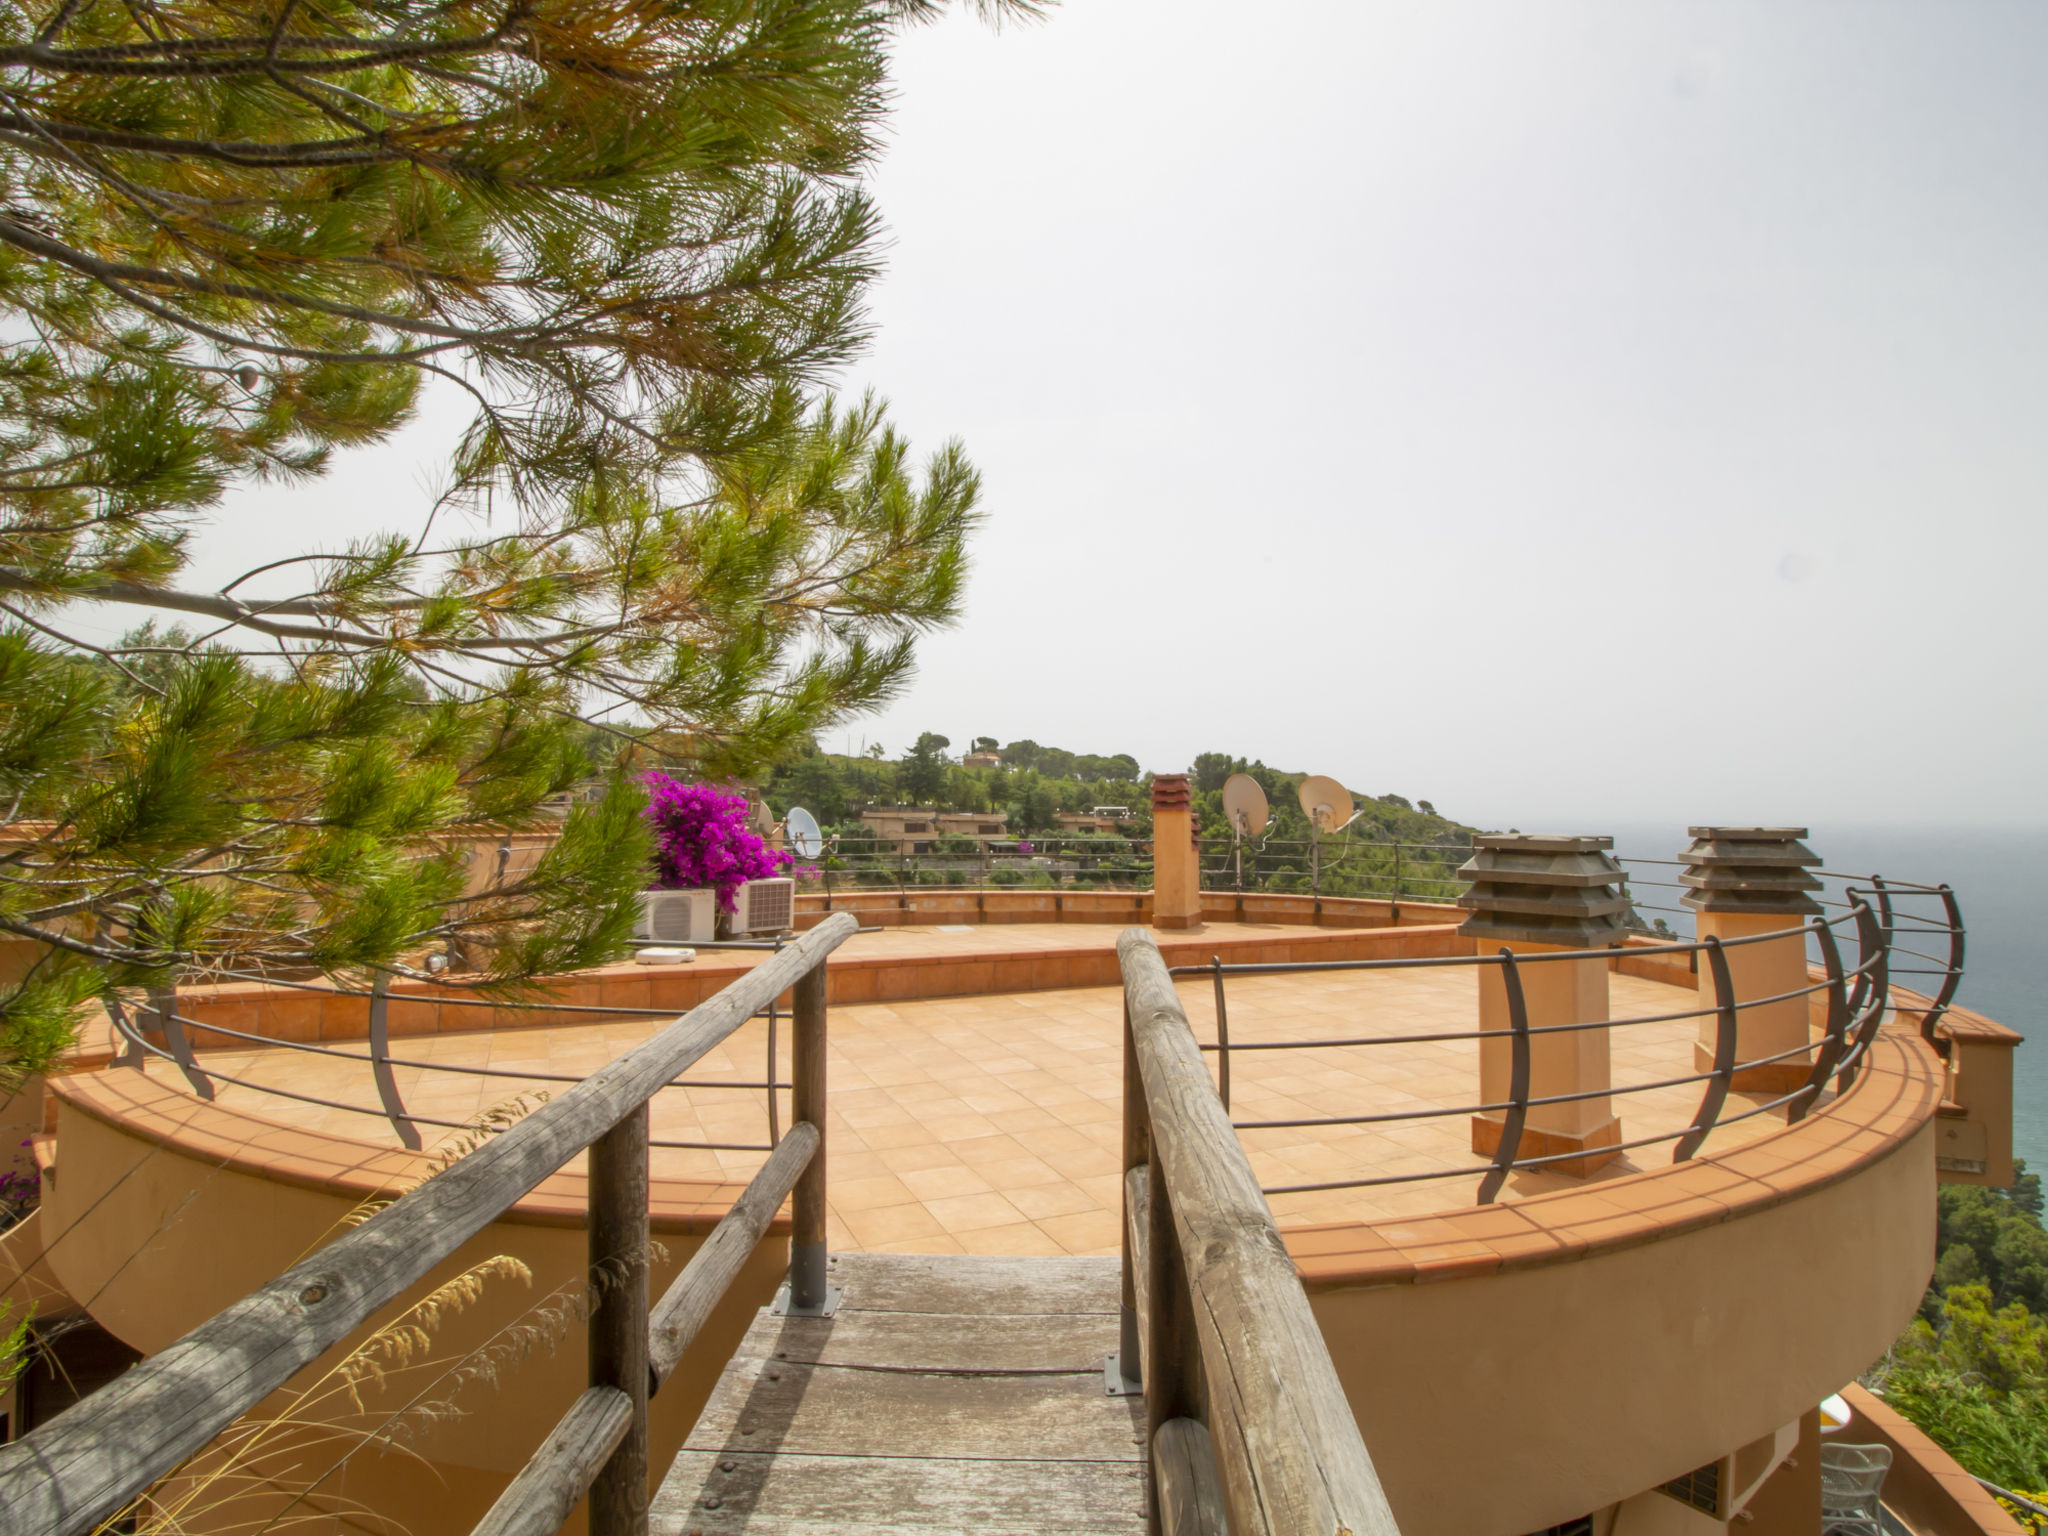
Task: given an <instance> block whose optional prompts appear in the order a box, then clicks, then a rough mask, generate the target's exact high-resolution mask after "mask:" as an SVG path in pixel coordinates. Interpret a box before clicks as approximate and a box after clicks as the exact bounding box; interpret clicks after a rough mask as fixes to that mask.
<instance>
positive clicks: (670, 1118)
mask: <svg viewBox="0 0 2048 1536" xmlns="http://www.w3.org/2000/svg"><path fill="white" fill-rule="evenodd" d="M1069 933H1071V930H1069ZM864 937H865V936H864ZM874 937H875V938H877V939H887V940H896V941H899V942H904V943H906V945H907V944H909V943H917V944H920V945H923V944H929V943H931V942H933V939H932V938H931V937H929V936H927V937H924V938H916V937H914V936H913V935H910V934H903V935H895V934H889V935H876V936H874ZM1006 937H1014V938H1016V939H1023V938H1025V937H1026V936H1025V935H1023V934H1017V935H1013V936H1006ZM1610 980H1611V995H1612V1009H1613V1013H1614V1015H1615V1016H1616V1017H1624V1016H1633V1015H1640V1014H1652V1013H1663V1012H1671V1011H1677V1010H1680V1009H1684V1008H1688V1007H1692V1006H1695V1004H1694V1002H1693V1001H1692V999H1693V994H1692V993H1690V992H1689V991H1687V990H1684V989H1680V988H1676V987H1672V986H1669V985H1666V984H1664V983H1660V982H1654V981H1647V980H1642V979H1639V978H1635V977H1628V976H1621V975H1615V976H1612V977H1611V978H1610ZM1182 997H1183V999H1184V1001H1185V1003H1186V1006H1187V1010H1188V1015H1189V1018H1190V1020H1191V1021H1192V1023H1193V1025H1194V1028H1195V1031H1196V1034H1197V1035H1198V1037H1200V1038H1202V1039H1204V1040H1210V1039H1213V1038H1214V1023H1215V1012H1214V1003H1213V994H1212V991H1211V988H1210V985H1209V983H1208V982H1207V981H1206V980H1205V979H1204V980H1195V981H1190V982H1185V983H1183V985H1182ZM1120 1005H1121V999H1120V994H1119V993H1118V991H1117V990H1115V989H1113V988H1106V987H1105V988H1084V989H1072V990H1060V991H1041V992H1022V993H1009V994H997V995H989V996H974V997H947V998H933V999H923V1000H913V1001H906V1002H899V1003H893V1004H872V1005H864V1006H841V1007H836V1008H835V1009H834V1010H833V1012H832V1016H831V1024H830V1040H831V1066H830V1075H831V1089H830V1103H831V1121H830V1124H829V1126H828V1135H829V1146H830V1158H831V1162H830V1177H831V1199H832V1230H831V1241H832V1243H833V1245H834V1246H835V1247H838V1248H842V1249H862V1250H867V1251H875V1252H923V1253H954V1252H970V1253H1008V1254H1033V1253H1043V1254H1056V1253H1071V1254H1103V1253H1111V1252H1114V1251H1115V1250H1116V1247H1117V1221H1118V1214H1117V1213H1118V1200H1119V1196H1118V1187H1119V1181H1118V1148H1119V1145H1120V1138H1121V1130H1120V1117H1121V1083H1120V1074H1121V1071H1122V1046H1121V1042H1120V1040H1119V1038H1118V1035H1119V1029H1120V1025H1121V1006H1120ZM1476 1018H1477V1002H1476V983H1475V980H1474V972H1473V971H1472V970H1469V969H1466V968H1462V967H1456V968H1452V967H1444V968H1427V969H1418V970H1408V971H1365V972H1359V971H1353V972H1321V973H1305V974H1304V973H1298V974H1293V975H1284V976H1268V977H1243V978H1237V979H1234V980H1232V981H1231V983H1230V1019H1231V1032H1232V1037H1233V1039H1234V1040H1235V1041H1238V1042H1245V1041H1253V1040H1259V1039H1280V1038H1303V1037H1310V1036H1317V1037H1334V1036H1359V1035H1372V1034H1383V1035H1396V1034H1412V1033H1418V1032H1428V1031H1432V1030H1445V1031H1454V1030H1469V1029H1472V1028H1474V1027H1475V1023H1476ZM659 1024H660V1021H659V1020H652V1019H650V1020H627V1021H624V1022H616V1023H599V1024H582V1025H567V1026H556V1027H549V1028H530V1029H518V1030H503V1031H499V1032H496V1033H479V1034H449V1035H434V1036H425V1037H419V1038H414V1039H405V1040H400V1041H397V1042H394V1046H393V1054H394V1055H396V1056H399V1057H401V1058H404V1059H411V1060H417V1061H423V1062H437V1063H444V1064H447V1065H460V1066H468V1067H481V1066H487V1067H491V1068H494V1069H497V1070H498V1071H500V1072H502V1071H506V1070H518V1071H529V1072H557V1073H568V1074H575V1075H578V1076H580V1075H583V1074H587V1073H589V1072H591V1071H593V1070H595V1069H596V1068H597V1067H599V1066H601V1065H603V1064H604V1063H605V1062H606V1061H609V1060H610V1059H612V1058H613V1057H614V1056H616V1055H618V1054H619V1053H620V1052H621V1051H623V1050H625V1049H627V1048H628V1047H630V1046H632V1045H634V1044H637V1043H638V1042H639V1041H640V1040H642V1039H644V1038H646V1036H647V1035H648V1034H649V1033H650V1032H652V1030H654V1029H655V1028H657V1027H659ZM1692 1038H1693V1024H1692V1023H1691V1021H1686V1022H1682V1023H1671V1024H1657V1025H1647V1026H1637V1027H1634V1028H1631V1029H1627V1030H1623V1031H1619V1032H1618V1033H1617V1034H1616V1036H1615V1037H1614V1046H1613V1064H1614V1079H1615V1081H1616V1083H1617V1084H1626V1083H1629V1082H1643V1081H1652V1080H1655V1079H1659V1078H1666V1077H1673V1076H1678V1075H1681V1074H1685V1073H1690V1072H1691V1071H1692V1070H1693V1064H1692V1044H1691V1042H1692ZM779 1044H780V1054H781V1056H782V1061H781V1063H780V1066H781V1071H780V1073H779V1074H778V1076H779V1077H780V1078H781V1079H782V1080H786V1079H787V1075H788V1033H787V1030H786V1028H785V1029H784V1031H783V1033H782V1036H781V1039H780V1041H779ZM350 1049H354V1050H361V1049H362V1047H361V1046H359V1045H358V1046H354V1047H350ZM202 1061H203V1063H204V1064H205V1065H207V1066H209V1067H211V1068H213V1069H215V1070H218V1071H221V1072H225V1073H229V1074H232V1075H233V1076H236V1077H239V1078H243V1079H245V1080H247V1081H248V1082H251V1083H256V1084H262V1085H264V1086H266V1087H273V1086H274V1087H278V1088H285V1089H289V1090H292V1091H295V1092H299V1093H306V1094H311V1095H315V1096H318V1097H323V1098H329V1099H334V1100H340V1101H345V1102H349V1103H354V1104H360V1105H364V1106H366V1107H368V1106H374V1105H375V1104H376V1102H377V1099H376V1093H375V1089H374V1087H373V1085H372V1082H371V1079H370V1075H369V1068H368V1065H367V1063H364V1062H361V1061H358V1060H350V1059H345V1058H338V1057H333V1056H321V1055H313V1054H308V1053H304V1052H299V1051H291V1050H282V1049H266V1050H255V1051H235V1052H224V1051H209V1052H206V1053H205V1054H204V1056H203V1057H202ZM765 1065H766V1024H765V1022H764V1021H760V1020H756V1021H754V1022H753V1023H751V1024H749V1025H748V1026H747V1027H746V1028H745V1029H743V1030H742V1031H740V1032H739V1033H738V1034H736V1035H735V1036H733V1037H732V1039H730V1040H729V1041H727V1042H726V1044H725V1045H724V1046H723V1047H722V1048H720V1049H719V1050H717V1051H714V1052H713V1053H712V1054H711V1055H710V1056H708V1057H706V1058H705V1060H704V1061H703V1062H702V1063H700V1065H699V1066H698V1067H697V1068H695V1069H693V1071H692V1072H691V1073H690V1082H691V1083H692V1084H694V1085H699V1086H689V1087H681V1088H674V1089H670V1090H668V1091H666V1092H664V1093H662V1094H661V1095H659V1096H658V1097H657V1098H656V1099H655V1101H654V1122H653V1123H654V1135H655V1137H656V1139H657V1140H658V1141H716V1142H741V1143H759V1142H762V1141H764V1140H765V1139H766V1134H767V1112H766V1105H765V1095H764V1094H763V1093H761V1092H759V1091H755V1090H745V1089H733V1088H719V1087H717V1086H714V1085H716V1084H718V1083H719V1082H720V1081H721V1080H723V1081H726V1082H735V1083H736V1082H750V1081H751V1082H759V1081H760V1080H761V1078H762V1074H763V1069H764V1067H765ZM169 1070H170V1069H169V1068H168V1067H167V1064H165V1063H163V1062H153V1063H152V1064H151V1067H150V1071H151V1072H152V1073H153V1074H155V1075H158V1076H159V1077H162V1076H164V1075H166V1073H167V1072H168V1071H169ZM1232 1074H1233V1102H1232V1109H1233V1112H1234V1113H1235V1115H1236V1117H1237V1118H1238V1119H1240V1120H1265V1119H1284V1118H1294V1117H1300V1116H1312V1115H1317V1114H1346V1115H1359V1114H1370V1113H1377V1112H1384V1111H1392V1110H1400V1109H1403V1108H1417V1109H1422V1108H1434V1107H1440V1106H1445V1105H1453V1104H1462V1103H1471V1102H1473V1101H1474V1100H1475V1099H1476V1098H1477V1078H1478V1071H1477V1047H1476V1045H1475V1044H1474V1043H1473V1042H1470V1041H1454V1042H1446V1043H1442V1044H1435V1045H1405V1046H1394V1047H1379V1048H1374V1047H1331V1048H1318V1049H1312V1050H1303V1051H1257V1052H1243V1053H1239V1054H1236V1055H1235V1056H1234V1057H1233V1066H1232ZM397 1078H398V1086H399V1089H400V1092H401V1094H402V1096H403V1098H404V1101H405V1103H406V1106H407V1107H408V1109H409V1110H411V1111H412V1112H413V1113H415V1114H418V1115H421V1116H426V1117H431V1118H434V1119H440V1120H447V1121H454V1122H467V1121H469V1120H471V1119H473V1118H474V1117H475V1116H476V1115H477V1114H478V1113H479V1112H480V1111H482V1110H484V1109H486V1108H488V1107H490V1106H492V1105H494V1104H498V1103H501V1102H503V1101H505V1100H507V1099H509V1098H511V1097H513V1096H514V1095H515V1094H517V1093H519V1092H520V1091H522V1090H528V1091H530V1090H532V1089H534V1088H537V1087H540V1086H542V1085H538V1084H532V1083H522V1082H520V1081H518V1080H516V1079H510V1078H505V1077H500V1076H491V1077H479V1076H474V1075H466V1074H457V1073H444V1072H435V1071H430V1070H426V1069H423V1068H420V1067H401V1068H399V1069H397ZM1699 1095H1700V1090H1699V1087H1698V1085H1687V1086H1684V1087H1681V1088H1670V1089H1660V1090H1655V1091H1652V1092H1647V1093H1641V1094H1631V1095H1626V1096H1623V1097H1619V1098H1617V1100H1616V1101H1615V1102H1616V1107H1617V1110H1618V1112H1619V1113H1620V1115H1621V1117H1622V1131H1623V1135H1624V1136H1625V1137H1639V1136H1646V1135H1655V1134H1661V1133H1676V1132H1677V1131H1678V1130H1680V1129H1681V1128H1683V1127H1684V1126H1685V1125H1687V1124H1688V1123H1689V1122H1690V1120H1691V1118H1692V1116H1693V1113H1694V1111H1695V1109H1696V1107H1697V1105H1698V1103H1699ZM781 1097H782V1104H781V1119H782V1124H784V1125H785V1126H786V1125H787V1124H788V1098H787V1095H786V1094H784V1095H782V1096H781ZM220 1100H221V1102H222V1103H223V1104H224V1105H228V1106H232V1107H237V1108H240V1109H242V1110H244V1111H246V1112H249V1113H253V1114H257V1115H261V1116H263V1117H265V1118H268V1119H275V1120H283V1121H287V1122H288V1123H290V1124H292V1125H294V1126H296V1127H298V1128H299V1129H301V1130H307V1131H314V1132H324V1133H329V1134H333V1135H336V1136H339V1137H346V1138H349V1139H352V1140H357V1141H369V1142H378V1143H384V1144H392V1143H395V1140H396V1138H395V1136H394V1135H393V1133H392V1132H391V1130H390V1127H389V1126H388V1125H387V1124H386V1123H385V1122H384V1121H383V1120H382V1119H381V1117H380V1116H378V1115H376V1114H374V1113H372V1114H360V1113H351V1112H347V1111H343V1110H335V1109H323V1108H319V1107H317V1106H313V1105H307V1104H301V1103H295V1102H292V1101H289V1100H285V1099H281V1098H279V1097H277V1096H276V1095H274V1094H271V1093H267V1092H263V1091H261V1090H260V1089H258V1088H251V1087H237V1086H234V1085H229V1084H222V1085H221V1087H220ZM1756 1102H1760V1101H1759V1100H1757V1099H1754V1098H1752V1099H1748V1100H1745V1099H1744V1097H1743V1096H1742V1095H1731V1096H1730V1099H1729V1101H1728V1105H1727V1108H1726V1110H1725V1111H1724V1113H1725V1114H1727V1115H1735V1114H1739V1113H1740V1112H1741V1111H1742V1110H1743V1109H1745V1108H1748V1107H1750V1105H1751V1104H1754V1103H1756ZM1782 1124H1783V1117H1782V1114H1781V1113H1778V1112H1771V1113H1766V1114H1761V1115H1758V1116H1755V1117H1753V1118H1751V1119H1749V1120H1747V1121H1744V1122H1742V1123H1740V1124H1738V1125H1734V1126H1730V1127H1728V1128H1726V1129H1724V1130H1721V1131H1717V1132H1716V1133H1715V1136H1714V1138H1713V1139H1712V1140H1711V1141H1710V1143H1709V1145H1708V1149H1707V1150H1709V1151H1712V1150H1716V1149H1720V1148H1725V1147H1729V1146H1733V1145H1737V1144H1739V1143H1741V1142H1743V1141H1747V1140H1750V1139H1752V1138H1754V1137H1757V1136H1761V1135H1764V1134H1766V1133H1768V1132H1770V1131H1772V1130H1775V1129H1777V1128H1779V1127H1780V1126H1782ZM424 1133H425V1135H426V1138H427V1141H428V1144H429V1146H432V1145H433V1143H434V1141H435V1140H436V1139H437V1136H445V1135H448V1134H451V1133H448V1132H436V1131H435V1130H434V1129H433V1128H432V1127H426V1128H424ZM1468 1135H1469V1131H1468V1121H1467V1118H1466V1117H1465V1116H1462V1115H1458V1116H1447V1117H1442V1118H1438V1119H1433V1120H1418V1121H1412V1122H1405V1123H1402V1122H1397V1123H1394V1124H1390V1125H1378V1126H1325V1127H1318V1128H1313V1129H1309V1130H1273V1131H1248V1132H1246V1133H1244V1137H1245V1142H1246V1145H1247V1148H1248V1150H1249V1152H1250V1154H1251V1158H1252V1163H1253V1166H1254V1168H1255V1169H1256V1170H1257V1172H1258V1174H1259V1176H1260V1178H1261V1180H1262V1181H1263V1182H1264V1183H1266V1184H1269V1185H1280V1184H1293V1183H1305V1182H1311V1181H1317V1180H1328V1179H1340V1178H1344V1177H1361V1178H1363V1177H1373V1176H1380V1175H1386V1174H1399V1173H1422V1172H1430V1171H1435V1170H1446V1169H1459V1168H1470V1167H1472V1166H1473V1165H1474V1164H1475V1163H1476V1162H1477V1161H1478V1159H1476V1158H1475V1157H1474V1155H1473V1153H1472V1152H1471V1150H1470V1146H1469V1142H1468ZM1669 1156H1670V1152H1669V1143H1665V1144H1662V1145H1656V1146H1650V1147H1645V1148H1642V1149H1640V1150H1638V1151H1636V1152H1633V1153H1630V1154H1626V1155H1624V1156H1623V1157H1622V1158H1621V1159H1619V1160H1618V1161H1616V1162H1615V1163H1612V1164H1610V1165H1609V1166H1608V1167H1607V1168H1606V1169H1604V1170H1602V1172H1601V1173H1599V1174H1597V1175H1595V1178H1596V1179H1611V1178H1617V1177H1621V1176H1623V1175H1625V1174H1628V1173H1632V1172H1635V1171H1638V1170H1639V1169H1641V1168H1645V1167H1654V1166H1659V1165H1661V1164H1663V1163H1665V1162H1666V1161H1668V1159H1669ZM760 1157H761V1154H760V1153H759V1152H751V1151H704V1150H684V1149H677V1148H657V1150H656V1152H655V1154H654V1160H655V1173H656V1175H657V1177H660V1176H668V1177H683V1178H687V1177H691V1176H701V1175H713V1176H719V1175H722V1176H725V1177H733V1176H738V1177H742V1178H744V1177H746V1176H747V1175H748V1174H750V1173H751V1172H752V1170H753V1168H754V1167H756V1166H757V1165H758V1163H759V1161H760ZM1582 1182H1583V1181H1581V1180H1577V1179H1574V1178H1570V1177H1568V1176H1565V1175H1562V1174H1539V1173H1524V1174H1520V1175H1517V1176H1516V1178H1515V1179H1513V1180H1512V1181H1511V1182H1510V1185H1509V1188H1508V1190H1507V1192H1506V1196H1505V1197H1506V1198H1509V1199H1513V1198H1517V1197H1522V1196H1527V1195H1531V1194H1537V1193H1543V1192H1546V1191H1549V1190H1554V1189H1564V1188H1573V1187H1579V1186H1580V1185H1581V1184H1582ZM1477 1186H1478V1178H1477V1176H1476V1175H1474V1174H1460V1175H1457V1176H1454V1177H1447V1178H1439V1179H1433V1180H1428V1181H1424V1182H1416V1183H1405V1184H1392V1185H1380V1186H1377V1187H1371V1188H1365V1189H1355V1190H1339V1191H1331V1192H1324V1193H1317V1194H1296V1195H1280V1196H1276V1197H1274V1198H1273V1206H1274V1211H1275V1214H1276V1215H1277V1216H1278V1217H1279V1218H1280V1220H1281V1222H1282V1223H1283V1225H1292V1224H1296V1223H1309V1222H1324V1221H1337V1220H1344V1219H1366V1220H1370V1219H1374V1218H1378V1217H1387V1216H1415V1215H1421V1214H1424V1213H1427V1212H1431V1211H1438V1210H1443V1209H1446V1208H1455V1207H1462V1206H1467V1205H1470V1204H1471V1203H1472V1200H1473V1196H1474V1192H1475V1190H1476V1189H1477Z"/></svg>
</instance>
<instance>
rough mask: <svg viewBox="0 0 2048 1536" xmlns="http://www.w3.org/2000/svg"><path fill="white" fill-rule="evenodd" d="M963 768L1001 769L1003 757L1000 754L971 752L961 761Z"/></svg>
mask: <svg viewBox="0 0 2048 1536" xmlns="http://www.w3.org/2000/svg"><path fill="white" fill-rule="evenodd" d="M960 766H961V767H962V768H1000V767H1002V766H1003V757H1002V754H1001V753H1000V752H969V753H968V754H967V755H966V756H965V757H963V758H961V759H960Z"/></svg>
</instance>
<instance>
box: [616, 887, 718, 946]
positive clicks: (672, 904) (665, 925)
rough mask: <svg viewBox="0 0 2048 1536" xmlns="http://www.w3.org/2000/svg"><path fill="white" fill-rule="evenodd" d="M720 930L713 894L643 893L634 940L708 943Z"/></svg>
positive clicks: (716, 899)
mask: <svg viewBox="0 0 2048 1536" xmlns="http://www.w3.org/2000/svg"><path fill="white" fill-rule="evenodd" d="M717 931H718V897H717V894H716V893H715V892H712V891H643V892H641V894H640V916H639V918H638V919H637V920H636V921H635V922H634V924H633V937H634V938H636V939H653V940H656V941H658V942H660V943H663V944H708V943H709V942H710V941H711V940H712V938H713V937H715V936H716V934H717Z"/></svg>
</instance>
